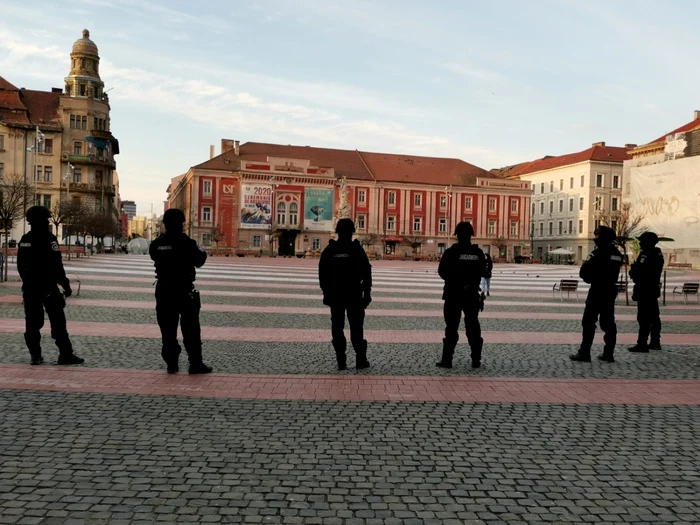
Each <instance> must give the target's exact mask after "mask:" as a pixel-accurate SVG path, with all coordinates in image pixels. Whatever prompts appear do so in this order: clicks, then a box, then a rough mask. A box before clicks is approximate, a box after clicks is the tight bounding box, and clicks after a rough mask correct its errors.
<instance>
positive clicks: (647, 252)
mask: <svg viewBox="0 0 700 525" xmlns="http://www.w3.org/2000/svg"><path fill="white" fill-rule="evenodd" d="M637 240H638V241H639V245H640V247H641V249H642V251H641V253H640V254H639V257H637V260H636V261H634V263H632V267H631V268H630V277H631V278H632V280H633V281H634V292H633V293H632V299H633V300H635V301H637V322H638V323H639V336H638V337H637V344H636V345H634V346H633V347H632V348H629V351H630V352H648V351H649V350H661V316H660V314H659V297H660V296H661V287H660V281H661V273H662V272H663V269H664V256H663V254H662V253H661V250H660V249H659V248H657V247H656V244H657V243H658V242H659V237H658V235H656V234H655V233H654V232H644V233H643V234H641V235H640V236H639V238H638V239H637ZM650 333H651V341H650V342H649V343H648V344H647V338H649V334H650Z"/></svg>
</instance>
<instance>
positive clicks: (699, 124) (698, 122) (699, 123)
mask: <svg viewBox="0 0 700 525" xmlns="http://www.w3.org/2000/svg"><path fill="white" fill-rule="evenodd" d="M696 128H700V118H696V119H695V120H691V121H690V122H688V123H687V124H683V125H682V126H681V127H680V128H676V129H674V130H673V131H669V132H668V133H665V134H664V135H662V136H661V137H659V138H658V139H656V140H652V141H651V142H649V143H647V144H645V145H644V146H649V145H650V144H655V143H657V142H666V137H667V136H668V135H671V134H673V133H683V132H684V131H693V130H694V129H696Z"/></svg>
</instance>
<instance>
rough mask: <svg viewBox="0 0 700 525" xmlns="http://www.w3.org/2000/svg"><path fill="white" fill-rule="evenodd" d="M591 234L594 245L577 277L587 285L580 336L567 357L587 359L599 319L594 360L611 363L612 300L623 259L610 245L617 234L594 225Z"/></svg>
mask: <svg viewBox="0 0 700 525" xmlns="http://www.w3.org/2000/svg"><path fill="white" fill-rule="evenodd" d="M594 235H595V239H594V242H595V245H596V247H595V248H594V249H593V251H592V252H591V253H590V255H589V256H588V259H586V261H585V262H584V263H583V264H582V265H581V270H580V271H579V276H580V277H581V279H583V281H584V282H586V283H588V284H590V285H591V287H590V289H589V291H588V297H586V307H585V308H584V310H583V319H582V321H581V325H582V327H583V337H582V341H581V346H580V348H579V351H578V353H576V354H573V355H572V356H570V357H571V360H572V361H583V362H586V363H590V362H591V346H593V338H594V337H595V329H596V323H597V322H598V319H599V318H600V328H601V329H602V330H603V332H605V337H604V339H603V340H604V341H605V347H604V349H603V353H602V354H601V355H599V356H598V359H600V360H601V361H606V362H608V363H614V362H615V357H614V354H615V343H616V342H617V326H616V325H615V299H616V298H617V282H618V278H619V276H620V267H621V266H622V262H623V260H622V254H621V253H620V252H619V251H618V249H617V248H615V245H614V244H613V243H614V242H615V239H616V238H617V236H616V235H615V232H614V231H613V230H612V229H611V228H608V227H607V226H600V227H599V228H596V230H595V232H594Z"/></svg>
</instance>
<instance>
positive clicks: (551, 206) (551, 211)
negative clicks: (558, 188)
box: [549, 201, 554, 215]
mask: <svg viewBox="0 0 700 525" xmlns="http://www.w3.org/2000/svg"><path fill="white" fill-rule="evenodd" d="M552 213H554V201H549V214H550V215H551V214H552Z"/></svg>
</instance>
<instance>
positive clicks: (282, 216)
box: [277, 202, 287, 224]
mask: <svg viewBox="0 0 700 525" xmlns="http://www.w3.org/2000/svg"><path fill="white" fill-rule="evenodd" d="M285 222H287V205H286V204H285V203H284V202H278V203H277V224H284V223H285Z"/></svg>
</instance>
